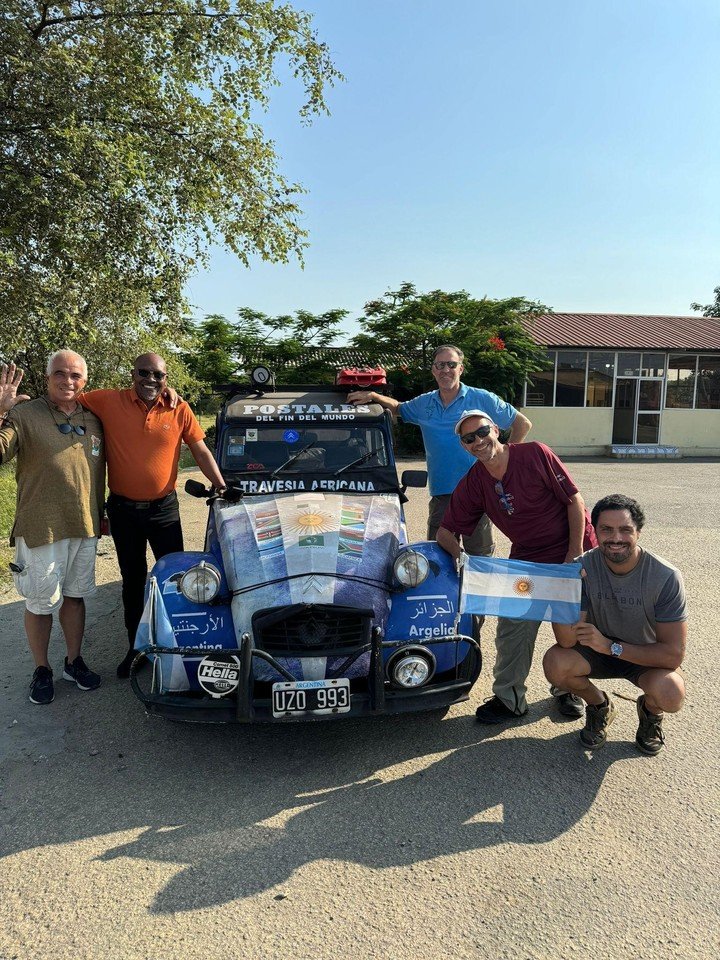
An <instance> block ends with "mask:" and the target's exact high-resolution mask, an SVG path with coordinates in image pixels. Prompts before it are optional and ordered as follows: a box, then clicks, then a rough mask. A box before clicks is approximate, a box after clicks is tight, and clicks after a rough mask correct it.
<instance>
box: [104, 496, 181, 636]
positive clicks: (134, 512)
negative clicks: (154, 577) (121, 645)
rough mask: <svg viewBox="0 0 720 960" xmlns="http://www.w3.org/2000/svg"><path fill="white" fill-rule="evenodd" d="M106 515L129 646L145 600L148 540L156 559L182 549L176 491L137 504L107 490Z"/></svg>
mask: <svg viewBox="0 0 720 960" xmlns="http://www.w3.org/2000/svg"><path fill="white" fill-rule="evenodd" d="M107 515H108V519H109V520H110V533H111V534H112V538H113V541H114V542H115V550H116V551H117V558H118V563H119V564H120V574H121V576H122V601H123V609H124V611H125V627H126V629H127V634H128V642H129V644H130V646H132V645H133V643H134V642H135V633H136V632H137V627H138V624H139V623H140V617H141V616H142V612H143V606H144V602H145V598H144V594H145V581H146V580H147V572H148V569H147V545H148V543H149V544H150V549H151V550H152V552H153V555H154V556H155V559H156V560H159V559H160V557H164V556H165V554H167V553H174V552H175V551H178V550H182V549H183V535H182V527H181V526H180V508H179V506H178V499H177V494H176V493H175V491H173V492H172V493H169V494H168V495H167V496H166V497H163V499H162V500H152V501H149V502H147V501H146V502H145V503H142V504H140V503H136V502H135V501H134V500H126V499H125V498H124V497H117V496H115V494H114V493H111V494H110V496H109V497H108V502H107Z"/></svg>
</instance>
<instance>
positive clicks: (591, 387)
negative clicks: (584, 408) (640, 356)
mask: <svg viewBox="0 0 720 960" xmlns="http://www.w3.org/2000/svg"><path fill="white" fill-rule="evenodd" d="M614 374H615V354H614V353H594V352H593V351H592V350H591V351H590V356H589V362H588V385H587V405H588V406H589V407H610V406H612V390H613V376H614Z"/></svg>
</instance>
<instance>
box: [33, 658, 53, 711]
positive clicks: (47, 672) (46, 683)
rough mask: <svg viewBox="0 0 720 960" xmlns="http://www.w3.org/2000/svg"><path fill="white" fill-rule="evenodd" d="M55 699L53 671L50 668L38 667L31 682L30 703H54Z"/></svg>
mask: <svg viewBox="0 0 720 960" xmlns="http://www.w3.org/2000/svg"><path fill="white" fill-rule="evenodd" d="M54 699H55V685H54V684H53V672H52V670H51V669H50V667H36V668H35V673H34V674H33V676H32V680H31V681H30V703H41V704H42V703H52V702H53V700H54Z"/></svg>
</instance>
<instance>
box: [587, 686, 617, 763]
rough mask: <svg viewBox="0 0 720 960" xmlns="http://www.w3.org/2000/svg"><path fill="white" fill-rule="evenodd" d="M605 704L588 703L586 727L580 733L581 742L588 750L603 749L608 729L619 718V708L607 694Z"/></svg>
mask: <svg viewBox="0 0 720 960" xmlns="http://www.w3.org/2000/svg"><path fill="white" fill-rule="evenodd" d="M603 696H604V697H605V703H603V704H600V706H597V707H596V706H595V705H594V704H592V703H588V705H587V706H586V707H585V726H584V727H583V728H582V730H581V731H580V740H581V742H582V745H583V746H584V747H587V749H588V750H596V749H597V748H598V747H602V746H603V744H604V743H605V741H606V740H607V728H608V727H609V726H610V724H611V723H612V722H613V720H614V719H615V717H616V716H617V708H616V707H615V704H614V703H613V702H612V700H611V699H610V698H609V697H608V695H607V694H606V693H604V694H603Z"/></svg>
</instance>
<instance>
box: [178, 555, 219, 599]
mask: <svg viewBox="0 0 720 960" xmlns="http://www.w3.org/2000/svg"><path fill="white" fill-rule="evenodd" d="M191 576H192V577H193V578H197V577H198V576H202V577H203V578H204V579H205V583H206V584H207V583H209V584H210V585H211V587H212V589H211V591H210V594H208V595H203V597H202V598H200V597H199V596H198V593H199V592H198V589H197V586H195V587H194V588H193V587H191V586H190V578H191ZM220 583H221V577H220V571H219V570H218V569H217V567H215V566H213V565H212V564H211V563H208V562H207V561H206V560H201V561H200V563H196V564H194V565H193V566H192V567H188V569H187V570H186V571H185V573H183V575H182V577H181V578H180V583H179V587H180V593H182V595H183V596H184V597H185V599H186V600H189V601H190V603H197V604H204V603H212V601H213V600H214V599H215V597H217V595H218V593H219V592H220ZM195 584H197V579H195Z"/></svg>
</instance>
